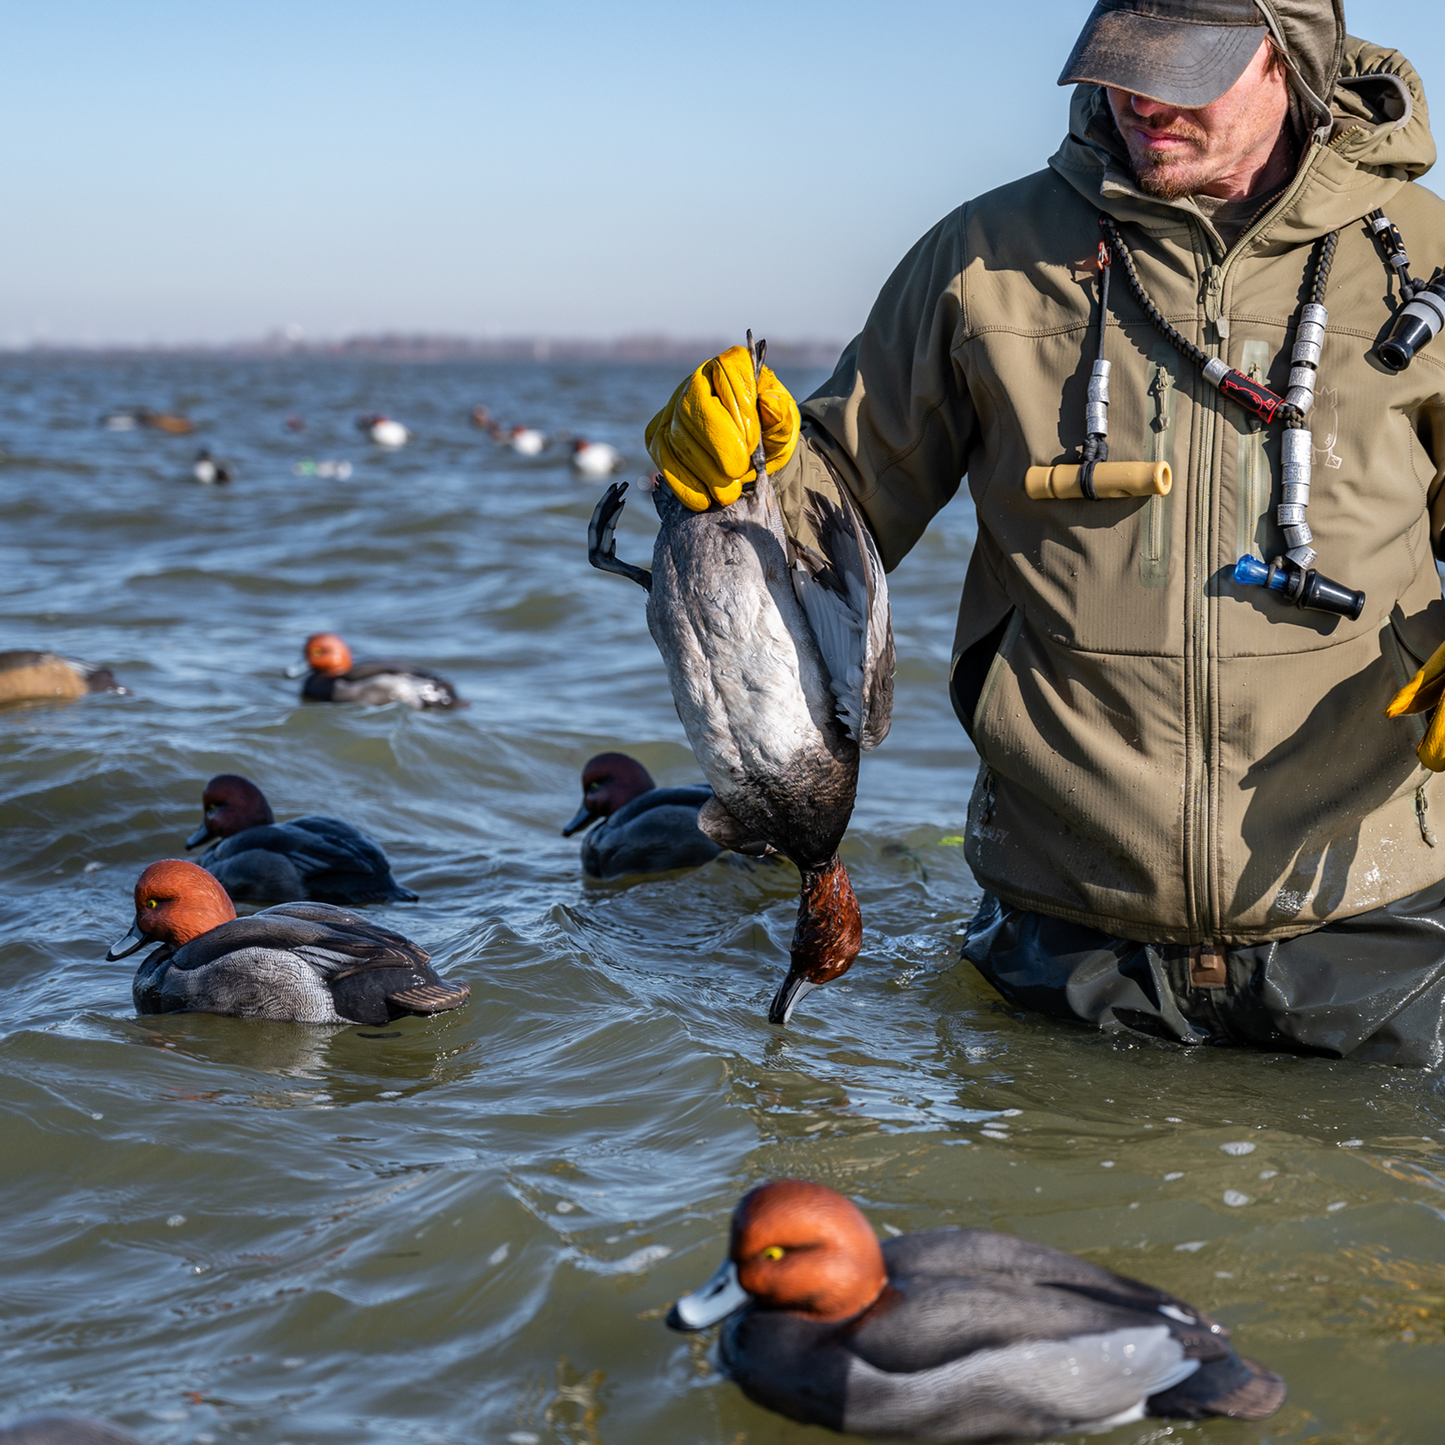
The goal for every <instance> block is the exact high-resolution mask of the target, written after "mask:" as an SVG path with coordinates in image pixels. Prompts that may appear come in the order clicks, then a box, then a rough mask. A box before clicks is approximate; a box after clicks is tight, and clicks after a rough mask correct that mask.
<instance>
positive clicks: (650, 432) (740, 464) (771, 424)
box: [646, 346, 800, 512]
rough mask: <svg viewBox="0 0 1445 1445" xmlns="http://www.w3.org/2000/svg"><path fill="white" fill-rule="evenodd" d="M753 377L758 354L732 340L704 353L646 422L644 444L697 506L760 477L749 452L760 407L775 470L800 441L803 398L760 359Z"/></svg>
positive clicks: (723, 501)
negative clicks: (726, 346) (795, 397)
mask: <svg viewBox="0 0 1445 1445" xmlns="http://www.w3.org/2000/svg"><path fill="white" fill-rule="evenodd" d="M758 382H759V384H758V385H756V386H755V385H754V383H753V362H752V357H750V356H749V355H748V351H747V348H746V347H744V346H733V347H729V349H728V350H727V351H724V352H723V354H722V355H721V356H715V357H713V359H712V360H711V361H705V362H704V363H703V364H702V365H701V366H700V367H698V369H697V370H696V371H695V372H693V374H692V375H691V376H690V377H688V378H687V380H686V381H684V382H683V384H682V385H681V386H680V387H678V389H677V390H676V391H675V392H673V394H672V400H671V401H669V402H668V404H667V405H666V406H665V407H663V409H662V410H661V411H660V412H658V414H657V415H656V416H655V417H653V419H652V420H651V421H650V422H649V423H648V424H647V433H646V437H647V450H648V452H649V453H650V454H651V456H652V460H653V461H654V462H656V463H657V465H658V468H659V469H660V470H661V472H662V475H663V478H664V480H665V481H666V482H667V484H668V486H670V487H671V488H672V490H673V491H674V492H675V493H676V494H677V497H678V500H679V501H681V502H682V504H683V505H684V506H686V507H690V508H691V509H692V510H693V511H694V512H705V511H706V510H707V509H708V507H709V506H710V505H711V504H712V503H713V502H717V503H718V504H719V506H724V507H726V506H728V505H729V504H730V503H732V502H735V501H737V499H738V497H739V496H741V495H742V490H743V484H744V483H745V482H751V481H754V480H756V477H757V473H756V472H755V470H754V468H753V462H752V456H753V452H754V451H756V450H757V445H758V432H759V427H758V415H759V413H760V412H761V414H762V438H763V452H764V455H765V456H766V458H767V463H768V470H769V471H770V472H773V471H776V470H777V469H778V468H779V467H781V466H783V465H784V464H785V463H786V462H787V461H788V460H789V459H790V458H791V457H792V455H793V452H794V450H795V449H796V448H797V445H798V430H799V426H800V418H799V416H798V404H797V402H795V401H794V400H793V398H792V396H791V395H790V394H789V392H788V389H787V387H785V386H784V385H783V384H782V382H780V381H779V380H778V378H777V377H776V376H774V375H773V372H772V370H771V368H769V367H766V366H765V367H763V368H762V374H761V376H760V377H759V378H758Z"/></svg>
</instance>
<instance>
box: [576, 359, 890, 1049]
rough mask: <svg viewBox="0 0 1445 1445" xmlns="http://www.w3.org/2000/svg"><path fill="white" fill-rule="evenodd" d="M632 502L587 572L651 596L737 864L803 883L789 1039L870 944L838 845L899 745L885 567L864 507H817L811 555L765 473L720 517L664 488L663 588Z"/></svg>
mask: <svg viewBox="0 0 1445 1445" xmlns="http://www.w3.org/2000/svg"><path fill="white" fill-rule="evenodd" d="M760 364H761V357H760V356H759V357H758V358H757V360H756V361H755V365H760ZM626 491H627V483H626V482H613V483H612V485H611V486H609V487H608V488H607V490H606V491H605V492H604V493H603V494H602V498H601V500H600V501H599V502H598V503H597V506H596V509H595V510H594V511H593V514H592V522H591V525H590V526H589V527H588V531H587V539H588V550H587V557H588V560H589V561H590V562H591V563H592V565H593V566H594V567H599V568H601V569H602V570H603V571H606V572H617V573H619V574H620V575H621V576H624V577H628V578H630V579H631V580H632V581H634V582H637V583H639V584H640V585H641V586H643V587H644V588H646V589H647V627H648V631H650V632H651V633H652V638H653V641H654V642H656V643H657V648H658V651H659V652H661V653H662V657H663V661H664V662H665V663H666V664H667V677H668V682H669V683H670V684H671V686H672V697H673V702H674V703H675V704H676V706H677V712H678V716H679V717H680V718H681V719H682V725H683V729H684V730H685V731H686V733H687V738H688V741H689V742H690V743H691V744H692V749H693V752H694V753H695V754H696V755H697V760H698V763H699V764H700V765H701V767H702V771H703V776H704V777H706V779H707V780H708V782H709V783H710V784H711V785H712V790H713V793H714V794H715V795H716V796H715V797H714V798H713V800H712V802H710V803H708V804H707V805H706V806H705V807H704V808H703V810H702V812H701V813H700V814H699V815H698V826H699V827H701V829H702V830H703V832H704V833H706V834H707V835H708V836H709V837H710V838H712V839H713V841H714V842H716V843H719V844H721V845H722V846H723V847H725V848H731V849H733V850H734V851H735V852H747V851H754V850H756V849H758V848H759V847H761V846H766V847H767V848H770V849H773V850H776V851H777V852H779V853H781V854H782V855H783V856H784V857H786V858H790V859H791V860H792V861H793V862H794V863H795V864H797V866H798V870H799V872H800V873H801V874H802V887H801V894H800V898H799V904H798V922H797V925H796V927H795V928H794V930H793V943H792V959H791V965H790V967H789V969H788V974H787V977H786V978H785V979H784V980H783V983H782V985H781V987H780V988H779V989H778V991H777V993H776V994H775V995H774V996H773V1001H772V1004H771V1005H770V1007H769V1009H768V1018H769V1019H770V1021H771V1022H773V1023H777V1024H785V1023H787V1022H788V1020H789V1018H790V1017H791V1015H792V1012H793V1009H794V1008H795V1007H796V1006H797V1004H798V1002H799V1000H801V999H802V998H803V997H804V996H805V995H806V994H808V993H810V992H811V991H812V990H813V989H815V988H818V987H819V986H820V985H822V984H824V983H828V982H830V981H831V980H833V979H836V978H840V977H841V976H842V975H843V974H845V973H846V972H847V971H848V969H849V968H850V967H851V966H852V963H853V960H854V958H856V957H857V954H858V949H859V947H860V946H861V943H862V936H863V922H862V917H861V915H860V913H859V910H858V900H857V898H856V897H854V894H853V886H852V884H851V883H850V882H849V881H848V873H847V870H846V869H845V868H844V867H843V864H842V862H841V861H840V860H839V858H838V845H839V844H840V843H841V842H842V841H843V834H844V832H845V831H846V829H847V827H848V819H849V818H850V817H851V816H852V813H853V802H854V799H855V797H856V794H857V789H858V757H859V752H860V750H866V749H868V748H873V747H876V746H877V745H878V744H879V743H880V742H882V740H883V738H884V736H885V735H886V734H887V732H888V723H889V717H890V714H891V712H892V707H893V624H892V620H891V615H890V612H889V607H888V584H887V582H886V580H885V578H884V575H883V563H882V560H881V559H880V557H879V555H878V549H877V545H876V543H875V542H874V541H873V535H872V533H871V532H869V530H868V527H867V524H866V523H865V522H864V521H863V519H862V517H860V516H859V515H858V513H857V511H856V510H855V509H854V507H853V504H852V502H851V501H849V500H848V496H847V493H846V492H843V493H840V500H839V501H838V502H834V501H832V500H831V499H829V498H827V497H825V496H822V495H820V494H818V493H816V492H812V491H810V492H809V493H808V498H807V510H808V515H809V519H810V523H811V526H812V528H813V532H814V535H815V536H816V537H817V538H818V543H819V547H820V548H821V551H818V552H815V551H812V550H811V549H804V548H800V547H798V546H796V545H795V544H794V543H793V542H792V541H791V540H790V539H789V537H788V536H787V534H786V532H785V531H784V530H783V519H782V513H781V511H780V510H779V507H778V500H777V496H776V493H775V490H774V487H773V484H772V481H771V480H770V479H769V477H768V475H767V472H766V471H763V472H762V474H761V476H759V478H758V480H757V481H756V483H755V484H753V485H752V486H750V487H746V488H744V490H743V492H742V495H741V496H740V497H739V498H738V500H737V501H735V502H733V503H732V504H731V505H729V506H727V507H719V506H716V505H714V506H712V507H710V508H709V509H708V510H707V511H705V512H693V511H690V510H689V509H688V508H687V507H685V506H683V504H682V503H681V502H680V501H679V500H678V499H677V498H676V497H675V496H674V495H673V492H672V489H671V488H670V487H669V486H667V485H666V484H665V483H663V482H662V481H661V480H660V479H654V485H653V492H652V499H653V504H654V506H655V507H656V508H657V515H658V517H659V519H660V520H661V522H662V528H661V530H660V531H659V532H658V534H657V540H656V543H655V545H654V547H653V552H652V571H651V572H650V573H648V572H646V571H645V570H643V569H642V568H640V567H634V566H632V565H631V564H630V563H626V562H621V561H619V560H618V558H617V544H616V540H615V537H614V533H615V531H616V527H617V519H618V517H619V516H620V515H621V512H622V508H623V505H624V500H625V493H626Z"/></svg>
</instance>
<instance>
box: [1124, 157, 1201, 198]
mask: <svg viewBox="0 0 1445 1445" xmlns="http://www.w3.org/2000/svg"><path fill="white" fill-rule="evenodd" d="M1134 179H1135V180H1136V181H1138V183H1139V189H1140V190H1141V191H1143V192H1144V194H1145V195H1146V196H1153V197H1155V199H1156V200H1160V201H1177V200H1179V199H1180V198H1181V197H1182V196H1187V195H1189V194H1190V193H1191V192H1193V191H1195V190H1197V189H1198V187H1199V186H1200V185H1201V184H1202V182H1201V180H1200V177H1199V175H1198V172H1197V170H1196V168H1195V167H1194V166H1189V165H1179V164H1175V165H1153V166H1151V165H1139V164H1138V163H1137V162H1136V163H1135V166H1134Z"/></svg>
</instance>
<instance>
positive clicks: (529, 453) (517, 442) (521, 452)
mask: <svg viewBox="0 0 1445 1445" xmlns="http://www.w3.org/2000/svg"><path fill="white" fill-rule="evenodd" d="M506 442H507V445H508V446H509V447H511V449H512V450H513V451H514V452H516V453H517V455H518V456H519V457H538V456H541V455H542V453H543V452H544V451H545V450H546V449H547V447H548V446H550V445H551V442H550V440H549V439H548V437H547V436H546V434H545V433H543V432H539V431H538V430H537V428H536V427H534V426H514V427H513V428H512V429H511V431H509V432H508V433H507V436H506Z"/></svg>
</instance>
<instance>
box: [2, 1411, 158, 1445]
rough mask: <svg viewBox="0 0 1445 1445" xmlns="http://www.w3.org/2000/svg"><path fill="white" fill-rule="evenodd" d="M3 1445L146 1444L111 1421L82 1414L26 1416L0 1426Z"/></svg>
mask: <svg viewBox="0 0 1445 1445" xmlns="http://www.w3.org/2000/svg"><path fill="white" fill-rule="evenodd" d="M0 1445H143V1442H142V1441H141V1439H140V1437H139V1436H138V1435H132V1434H131V1433H130V1431H129V1430H122V1429H121V1428H120V1426H119V1425H112V1424H111V1423H110V1422H109V1421H108V1420H89V1419H85V1418H84V1417H82V1416H80V1415H52V1414H45V1415H27V1416H26V1417H25V1418H24V1419H23V1420H14V1421H12V1422H11V1423H10V1424H9V1425H4V1426H0Z"/></svg>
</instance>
